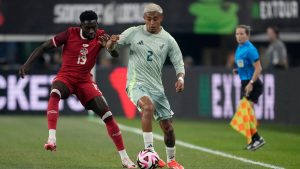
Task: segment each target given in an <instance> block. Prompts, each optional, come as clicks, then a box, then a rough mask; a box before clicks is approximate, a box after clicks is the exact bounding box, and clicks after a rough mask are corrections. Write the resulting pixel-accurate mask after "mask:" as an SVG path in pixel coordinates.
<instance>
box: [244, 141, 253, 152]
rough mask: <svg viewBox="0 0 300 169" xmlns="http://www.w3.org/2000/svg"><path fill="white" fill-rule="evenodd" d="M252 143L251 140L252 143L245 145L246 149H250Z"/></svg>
mask: <svg viewBox="0 0 300 169" xmlns="http://www.w3.org/2000/svg"><path fill="white" fill-rule="evenodd" d="M252 144H253V141H251V143H249V144H248V145H247V146H246V147H245V149H246V150H250V149H251V147H252Z"/></svg>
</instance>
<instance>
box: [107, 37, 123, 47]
mask: <svg viewBox="0 0 300 169" xmlns="http://www.w3.org/2000/svg"><path fill="white" fill-rule="evenodd" d="M119 39H120V37H119V35H111V37H110V39H109V40H108V41H107V43H106V49H107V50H113V49H114V45H115V44H116V43H117V41H118V40H119Z"/></svg>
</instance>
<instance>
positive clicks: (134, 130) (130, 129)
mask: <svg viewBox="0 0 300 169" xmlns="http://www.w3.org/2000/svg"><path fill="white" fill-rule="evenodd" d="M93 121H94V122H97V123H99V120H93ZM118 124H119V127H120V129H121V130H122V131H127V132H131V133H135V134H138V135H143V132H142V130H141V129H138V128H135V127H129V126H126V125H123V124H120V123H118ZM153 138H154V139H156V140H160V141H163V140H164V137H163V136H161V135H159V134H155V133H153ZM176 145H179V146H182V147H186V148H190V149H193V150H198V151H202V152H206V153H209V154H213V155H218V156H222V157H226V158H230V159H234V160H238V161H241V162H244V163H249V164H253V165H259V166H262V167H266V168H272V169H284V168H283V167H279V166H275V165H271V164H267V163H262V162H258V161H253V160H249V159H246V158H243V157H238V156H235V155H231V154H227V153H224V152H221V151H217V150H212V149H209V148H205V147H201V146H197V145H193V144H190V143H187V142H184V141H180V140H176Z"/></svg>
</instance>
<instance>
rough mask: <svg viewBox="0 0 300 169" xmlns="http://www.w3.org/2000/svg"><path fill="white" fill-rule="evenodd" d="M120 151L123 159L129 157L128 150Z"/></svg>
mask: <svg viewBox="0 0 300 169" xmlns="http://www.w3.org/2000/svg"><path fill="white" fill-rule="evenodd" d="M118 152H119V155H120V157H121V159H122V160H123V159H124V158H126V157H128V154H127V152H126V150H125V149H124V150H121V151H118Z"/></svg>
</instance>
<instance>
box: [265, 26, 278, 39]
mask: <svg viewBox="0 0 300 169" xmlns="http://www.w3.org/2000/svg"><path fill="white" fill-rule="evenodd" d="M268 28H270V29H272V30H273V31H274V33H275V35H276V37H277V38H278V37H279V33H280V30H279V28H278V27H277V26H269V27H268Z"/></svg>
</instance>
